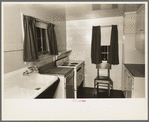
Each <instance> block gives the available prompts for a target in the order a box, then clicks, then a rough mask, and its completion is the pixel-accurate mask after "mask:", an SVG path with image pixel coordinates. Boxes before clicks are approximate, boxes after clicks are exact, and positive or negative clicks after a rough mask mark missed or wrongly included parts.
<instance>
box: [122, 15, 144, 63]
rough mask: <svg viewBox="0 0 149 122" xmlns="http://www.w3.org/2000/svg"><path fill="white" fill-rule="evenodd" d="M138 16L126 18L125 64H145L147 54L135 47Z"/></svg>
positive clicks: (127, 16)
mask: <svg viewBox="0 0 149 122" xmlns="http://www.w3.org/2000/svg"><path fill="white" fill-rule="evenodd" d="M136 16H137V14H136V12H128V13H125V16H124V23H125V25H124V36H125V40H124V63H132V64H145V53H143V52H141V51H139V50H137V49H136V47H135V36H136V34H135V30H136V26H137V25H136Z"/></svg>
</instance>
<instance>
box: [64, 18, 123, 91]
mask: <svg viewBox="0 0 149 122" xmlns="http://www.w3.org/2000/svg"><path fill="white" fill-rule="evenodd" d="M112 24H113V25H118V34H119V35H118V36H119V60H120V64H119V65H117V66H112V70H111V78H112V80H113V82H114V89H121V73H122V56H123V54H122V52H123V50H122V46H123V17H110V18H98V19H84V20H72V21H66V34H67V49H68V50H69V49H71V50H72V53H71V55H70V59H72V60H85V84H84V85H85V87H93V86H94V78H95V77H96V76H97V71H96V67H95V64H92V63H91V38H92V26H97V25H112ZM110 29H111V28H104V29H102V42H101V44H106V43H110V40H108V39H110V35H111V30H110ZM102 73H105V71H103V72H102Z"/></svg>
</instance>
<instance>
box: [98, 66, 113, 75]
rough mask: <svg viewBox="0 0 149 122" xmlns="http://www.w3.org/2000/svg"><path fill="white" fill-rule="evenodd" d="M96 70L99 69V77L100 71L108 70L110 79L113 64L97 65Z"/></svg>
mask: <svg viewBox="0 0 149 122" xmlns="http://www.w3.org/2000/svg"><path fill="white" fill-rule="evenodd" d="M96 68H97V76H99V69H107V70H108V77H110V69H111V64H109V63H101V64H96Z"/></svg>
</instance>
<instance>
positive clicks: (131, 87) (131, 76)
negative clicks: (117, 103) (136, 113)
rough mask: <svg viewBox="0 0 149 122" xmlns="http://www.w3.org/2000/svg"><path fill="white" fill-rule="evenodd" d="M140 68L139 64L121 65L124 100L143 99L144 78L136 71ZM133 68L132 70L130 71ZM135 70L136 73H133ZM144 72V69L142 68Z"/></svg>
mask: <svg viewBox="0 0 149 122" xmlns="http://www.w3.org/2000/svg"><path fill="white" fill-rule="evenodd" d="M133 67H135V68H136V67H137V68H138V67H141V68H142V65H139V64H136V65H135V64H134V65H133V64H126V65H125V64H124V65H123V81H122V82H123V83H122V90H123V93H124V96H125V98H144V97H145V77H144V75H142V74H140V72H139V71H137V68H136V69H135V68H133ZM132 68H133V69H132ZM135 70H136V71H135ZM143 70H144V68H143Z"/></svg>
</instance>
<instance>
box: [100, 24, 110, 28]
mask: <svg viewBox="0 0 149 122" xmlns="http://www.w3.org/2000/svg"><path fill="white" fill-rule="evenodd" d="M100 27H101V28H105V27H112V25H103V26H100Z"/></svg>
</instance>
